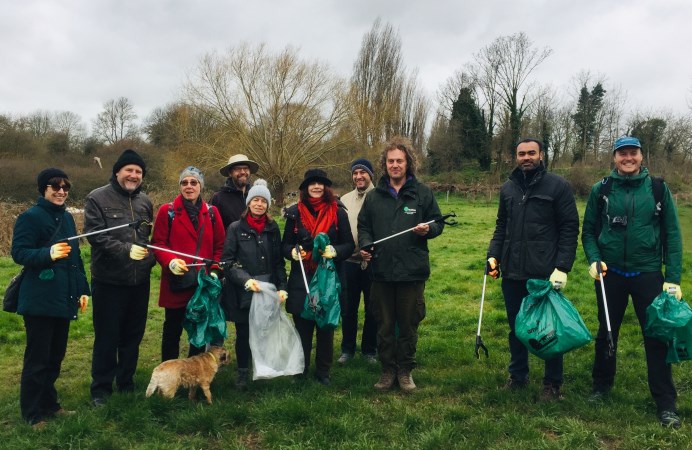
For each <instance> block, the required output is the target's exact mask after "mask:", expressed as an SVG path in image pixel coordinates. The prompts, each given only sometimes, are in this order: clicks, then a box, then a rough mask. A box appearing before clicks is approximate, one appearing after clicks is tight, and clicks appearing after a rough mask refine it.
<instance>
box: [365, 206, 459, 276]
mask: <svg viewBox="0 0 692 450" xmlns="http://www.w3.org/2000/svg"><path fill="white" fill-rule="evenodd" d="M456 216H457V215H456V213H455V212H451V213H449V214H445V215H444V216H442V217H439V218H437V219H433V220H429V221H427V222H424V223H423V225H430V224H431V223H434V222H438V223H444V224H445V225H449V226H454V225H456V224H457V221H456V220H454V219H451V220H447V219H450V218H453V217H456ZM418 225H421V224H418ZM418 225H416V227H417V226H418ZM416 227H411V228H408V229H406V230H403V231H399V232H398V233H394V234H392V235H391V236H387V237H383V238H382V239H378V240H376V241H375V242H373V243H372V244H369V245H366V246H364V247H361V250H363V251H365V252H368V253H371V254H372V253H374V252H375V246H376V245H377V244H379V243H380V242H384V241H386V240H389V239H391V238H394V237H397V236H401V235H402V234H404V233H408V232H409V231H412V230H413V229H414V228H416ZM366 267H367V263H363V264H361V268H362V269H365V268H366Z"/></svg>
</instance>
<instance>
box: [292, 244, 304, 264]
mask: <svg viewBox="0 0 692 450" xmlns="http://www.w3.org/2000/svg"><path fill="white" fill-rule="evenodd" d="M307 256H308V254H307V253H305V250H303V247H302V246H301V247H300V257H299V256H298V252H297V251H296V249H295V247H294V248H293V249H292V250H291V258H293V260H295V261H300V260H301V259H305V258H306V257H307Z"/></svg>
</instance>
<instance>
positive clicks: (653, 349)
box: [592, 271, 677, 413]
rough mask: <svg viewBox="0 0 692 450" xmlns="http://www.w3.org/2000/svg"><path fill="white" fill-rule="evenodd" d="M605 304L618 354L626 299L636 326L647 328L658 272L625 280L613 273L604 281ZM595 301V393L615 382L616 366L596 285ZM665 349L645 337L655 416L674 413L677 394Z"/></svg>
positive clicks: (598, 284)
mask: <svg viewBox="0 0 692 450" xmlns="http://www.w3.org/2000/svg"><path fill="white" fill-rule="evenodd" d="M603 282H604V284H605V291H606V302H607V304H608V315H609V317H610V327H611V330H612V333H613V343H614V345H615V350H616V351H617V342H618V335H619V333H620V325H621V324H622V318H623V317H624V315H625V309H627V303H628V298H629V297H632V305H634V312H635V314H636V315H637V320H638V321H639V326H640V327H641V329H642V335H643V330H644V327H645V326H646V308H647V307H648V306H649V305H650V304H651V303H652V302H653V300H654V299H655V298H656V297H657V296H658V295H659V294H660V293H661V286H662V285H663V275H662V274H661V273H660V272H647V273H642V274H641V275H638V276H635V277H630V278H626V277H623V276H621V275H618V274H616V273H614V272H612V271H608V274H607V275H606V276H605V277H604V278H603ZM595 287H596V297H597V299H598V322H599V326H598V334H597V335H596V345H595V348H596V354H595V358H594V365H593V372H592V376H593V387H594V390H600V391H606V390H608V389H610V388H611V387H612V386H613V384H614V382H615V368H616V365H617V358H616V356H617V355H616V353H617V352H614V353H613V356H612V357H608V342H607V338H606V337H607V334H608V328H607V324H606V320H605V310H604V309H603V296H602V295H601V282H600V281H596V282H595ZM667 351H668V345H667V344H665V343H663V342H661V341H659V340H658V339H654V338H650V337H646V336H644V352H645V353H646V366H647V370H648V381H649V390H650V391H651V396H652V397H653V399H654V401H655V402H656V406H657V408H658V412H659V413H660V412H661V411H675V410H676V408H675V399H676V397H677V391H676V390H675V386H674V384H673V375H672V372H671V365H670V364H666V353H667Z"/></svg>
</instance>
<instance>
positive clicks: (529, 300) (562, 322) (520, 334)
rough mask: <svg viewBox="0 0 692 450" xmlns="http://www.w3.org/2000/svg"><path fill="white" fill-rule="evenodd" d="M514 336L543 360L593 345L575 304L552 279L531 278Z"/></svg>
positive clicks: (527, 284) (527, 285)
mask: <svg viewBox="0 0 692 450" xmlns="http://www.w3.org/2000/svg"><path fill="white" fill-rule="evenodd" d="M526 287H527V289H528V291H529V295H527V296H526V297H524V300H523V301H522V302H521V309H520V310H519V314H518V315H517V319H516V322H515V327H514V333H515V334H516V336H517V339H519V341H521V343H522V344H524V345H525V346H526V348H527V349H528V350H529V351H530V352H531V353H533V354H534V355H536V356H538V357H539V358H541V359H550V358H554V357H555V356H558V355H561V354H563V353H567V352H568V351H570V350H574V349H576V348H579V347H582V346H584V345H586V344H588V343H589V342H591V333H590V332H589V329H588V328H586V325H585V324H584V321H583V320H582V318H581V316H580V315H579V312H578V311H577V309H576V308H575V307H574V305H572V302H570V301H569V300H567V298H566V297H565V296H564V295H562V293H561V292H560V291H556V290H555V289H553V286H552V283H551V282H550V281H548V280H537V279H531V280H528V281H527V283H526Z"/></svg>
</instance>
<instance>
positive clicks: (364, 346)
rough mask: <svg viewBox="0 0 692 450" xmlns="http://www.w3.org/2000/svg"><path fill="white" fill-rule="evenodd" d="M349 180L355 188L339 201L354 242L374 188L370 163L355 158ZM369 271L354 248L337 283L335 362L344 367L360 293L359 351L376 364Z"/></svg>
mask: <svg viewBox="0 0 692 450" xmlns="http://www.w3.org/2000/svg"><path fill="white" fill-rule="evenodd" d="M351 177H352V179H353V184H354V186H355V188H354V189H353V190H352V191H351V192H349V193H347V194H344V196H343V197H341V201H342V202H343V204H344V205H345V206H346V210H347V211H348V221H349V222H350V223H351V232H352V233H353V240H354V241H355V242H358V213H359V212H360V209H361V208H362V206H363V201H365V195H366V194H367V193H368V192H370V191H371V190H373V189H375V187H374V186H373V184H372V179H373V170H372V164H371V163H370V161H368V160H367V159H365V158H358V159H356V160H355V161H353V162H352V163H351ZM371 277H372V268H370V266H369V265H368V264H366V263H364V261H363V258H362V257H361V256H360V248H359V247H358V246H356V249H355V250H354V252H353V254H352V255H351V257H350V258H349V259H347V260H346V262H345V263H344V265H343V273H342V274H341V280H342V282H343V284H344V287H345V289H344V292H345V298H344V305H343V307H342V308H341V317H342V322H341V330H342V334H343V338H342V341H341V356H340V357H339V359H338V362H339V363H340V364H344V363H345V362H347V361H348V360H349V359H351V358H353V355H355V353H356V336H357V334H358V308H360V295H361V293H362V294H363V304H364V307H365V322H364V323H363V336H362V339H361V342H360V350H361V352H363V357H364V358H365V359H366V360H367V361H368V362H370V363H373V364H375V363H377V357H376V353H377V323H376V322H375V318H374V317H373V315H372V308H371V307H370V284H371Z"/></svg>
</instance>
